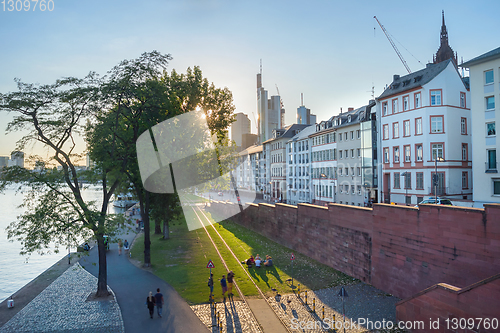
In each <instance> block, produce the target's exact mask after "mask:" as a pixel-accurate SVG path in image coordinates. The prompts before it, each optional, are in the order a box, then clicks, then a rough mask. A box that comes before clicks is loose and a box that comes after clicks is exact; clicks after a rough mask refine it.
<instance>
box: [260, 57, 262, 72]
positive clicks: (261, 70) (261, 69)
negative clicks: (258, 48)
mask: <svg viewBox="0 0 500 333" xmlns="http://www.w3.org/2000/svg"><path fill="white" fill-rule="evenodd" d="M260 75H262V59H260Z"/></svg>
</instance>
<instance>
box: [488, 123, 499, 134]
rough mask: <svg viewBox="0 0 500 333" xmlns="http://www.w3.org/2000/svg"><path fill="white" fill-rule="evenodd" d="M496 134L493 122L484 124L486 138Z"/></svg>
mask: <svg viewBox="0 0 500 333" xmlns="http://www.w3.org/2000/svg"><path fill="white" fill-rule="evenodd" d="M496 133H497V132H496V130H495V122H492V123H487V124H486V136H495V135H496Z"/></svg>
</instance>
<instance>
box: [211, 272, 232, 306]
mask: <svg viewBox="0 0 500 333" xmlns="http://www.w3.org/2000/svg"><path fill="white" fill-rule="evenodd" d="M219 281H220V286H221V288H222V297H223V298H224V302H226V292H227V297H232V296H233V282H234V273H233V271H229V273H227V279H226V275H222V279H220V280H219ZM208 286H209V287H210V299H211V298H212V296H213V293H214V275H213V274H210V278H209V279H208Z"/></svg>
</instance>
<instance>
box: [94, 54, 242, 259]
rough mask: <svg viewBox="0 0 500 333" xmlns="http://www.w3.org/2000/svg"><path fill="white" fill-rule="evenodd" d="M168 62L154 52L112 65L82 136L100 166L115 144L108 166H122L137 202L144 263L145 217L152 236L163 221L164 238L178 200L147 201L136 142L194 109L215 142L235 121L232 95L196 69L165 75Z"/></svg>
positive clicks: (147, 239) (147, 244)
mask: <svg viewBox="0 0 500 333" xmlns="http://www.w3.org/2000/svg"><path fill="white" fill-rule="evenodd" d="M170 60H171V57H170V55H163V54H160V53H159V52H156V51H153V52H150V53H144V54H142V55H141V57H139V58H137V59H133V60H125V61H123V62H121V63H120V64H119V65H118V66H116V67H114V68H113V69H112V70H111V71H110V73H109V77H108V80H107V81H106V83H105V84H104V85H103V94H104V96H106V103H107V104H108V108H106V111H105V112H103V113H101V114H100V116H99V117H98V119H97V121H96V122H95V123H93V124H91V126H89V127H88V135H87V138H88V140H89V147H90V154H91V157H92V158H93V159H94V160H96V161H97V160H100V161H103V162H102V163H104V161H107V160H109V159H110V158H111V155H110V152H109V150H108V149H107V147H108V142H113V143H118V144H117V147H118V148H117V150H118V151H119V157H118V156H115V157H114V159H115V161H114V162H112V161H110V162H109V163H115V162H116V161H117V160H120V161H121V162H123V164H124V166H125V167H121V168H120V169H119V170H120V172H123V174H125V175H126V176H127V179H128V181H129V182H130V185H131V187H132V188H133V189H134V191H135V194H136V197H137V198H138V200H139V205H140V209H141V217H142V220H143V222H144V231H145V237H144V242H145V250H144V263H145V265H149V264H150V263H151V257H150V230H149V225H150V223H149V217H150V214H149V213H150V212H152V213H154V216H155V218H154V220H155V225H156V226H155V231H156V232H158V233H160V232H161V226H160V223H161V222H162V221H163V222H166V224H165V225H164V236H165V238H167V237H168V220H169V218H170V217H171V213H173V212H175V211H176V206H177V203H178V199H177V196H176V194H165V195H158V196H156V195H155V194H153V195H154V196H155V198H153V199H152V200H150V193H149V192H148V191H146V190H145V189H144V186H143V183H142V179H141V177H140V172H139V166H138V162H137V152H136V141H137V139H138V138H139V136H140V135H141V134H142V133H144V132H146V131H149V130H150V129H151V127H153V126H154V125H156V124H159V123H161V122H162V121H164V120H166V119H169V118H172V117H175V116H177V115H180V114H183V113H186V112H189V111H193V110H195V109H197V108H202V109H203V110H204V111H205V113H206V116H207V118H206V119H207V123H208V126H209V128H210V130H211V132H212V134H214V135H215V136H216V137H217V141H218V142H220V143H222V142H225V141H226V136H227V134H226V133H227V132H226V130H227V127H228V126H229V124H230V123H231V122H232V121H234V116H233V112H234V105H233V102H232V94H231V92H230V91H229V90H228V89H227V88H223V89H221V88H216V87H215V86H214V85H213V84H210V83H209V82H208V80H207V79H206V78H203V75H202V72H201V70H200V69H199V68H198V67H194V69H191V68H188V70H187V72H186V73H185V74H179V73H177V72H176V71H174V70H173V71H172V72H171V73H170V74H169V73H168V72H167V71H166V66H167V64H168V61H170ZM106 163H108V162H106ZM165 228H166V229H167V230H166V232H165Z"/></svg>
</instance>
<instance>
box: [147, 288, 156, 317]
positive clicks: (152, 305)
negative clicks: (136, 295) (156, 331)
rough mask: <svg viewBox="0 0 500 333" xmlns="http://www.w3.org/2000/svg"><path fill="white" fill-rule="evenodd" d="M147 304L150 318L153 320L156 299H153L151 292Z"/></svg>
mask: <svg viewBox="0 0 500 333" xmlns="http://www.w3.org/2000/svg"><path fill="white" fill-rule="evenodd" d="M146 304H147V305H148V309H149V316H150V317H151V319H153V313H154V312H155V298H154V297H153V292H152V291H150V292H149V296H148V297H147V298H146Z"/></svg>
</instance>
